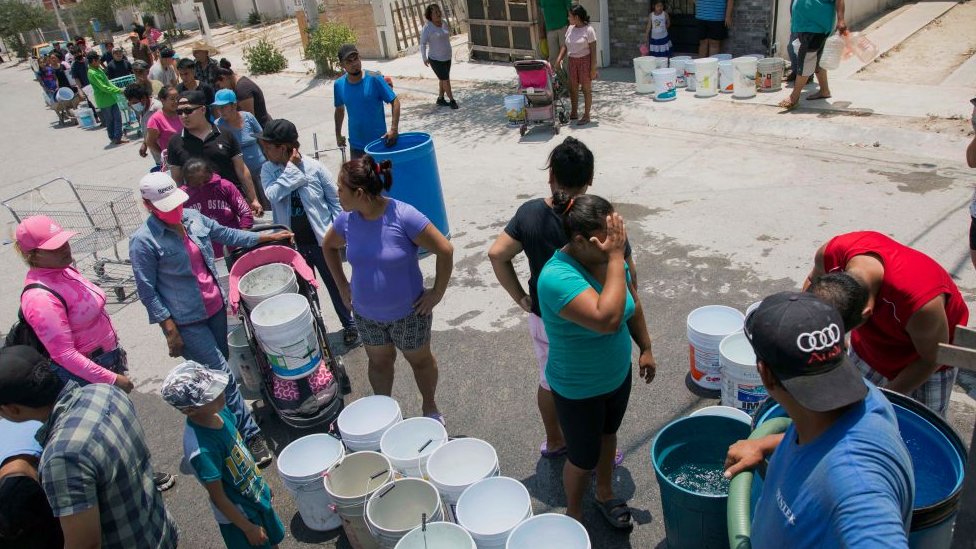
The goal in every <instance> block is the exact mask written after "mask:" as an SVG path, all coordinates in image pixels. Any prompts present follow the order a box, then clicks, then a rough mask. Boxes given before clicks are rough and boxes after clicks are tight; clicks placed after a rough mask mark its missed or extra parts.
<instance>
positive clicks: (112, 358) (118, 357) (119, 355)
mask: <svg viewBox="0 0 976 549" xmlns="http://www.w3.org/2000/svg"><path fill="white" fill-rule="evenodd" d="M91 359H92V362H94V363H95V364H98V365H99V366H101V367H102V368H105V369H106V370H111V371H112V372H115V373H116V374H122V375H125V374H126V373H127V372H128V371H129V368H128V363H127V362H126V360H125V351H123V350H122V348H121V347H119V348H117V349H115V350H112V351H109V352H107V353H102V354H100V355H98V356H95V357H91ZM51 369H52V370H54V373H55V374H57V375H58V377H59V378H61V381H64V382H68V381H74V382H75V383H77V384H78V385H79V386H81V387H84V386H85V385H90V384H91V382H90V381H88V380H85V379H82V378H80V377H78V376H76V375H74V374H72V373H71V372H69V371H68V370H66V369H64V367H63V366H61V365H60V364H55V363H54V362H52V363H51Z"/></svg>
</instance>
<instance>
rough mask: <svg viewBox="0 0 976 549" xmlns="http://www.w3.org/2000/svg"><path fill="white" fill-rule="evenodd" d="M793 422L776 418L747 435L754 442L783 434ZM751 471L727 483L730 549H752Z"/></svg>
mask: <svg viewBox="0 0 976 549" xmlns="http://www.w3.org/2000/svg"><path fill="white" fill-rule="evenodd" d="M791 423H793V421H792V420H791V419H790V418H788V417H777V418H773V419H770V420H769V421H766V422H765V423H763V424H762V425H760V426H759V427H756V430H755V431H753V432H752V434H751V435H749V440H756V439H759V438H762V437H765V436H768V435H776V434H779V433H782V432H785V431H786V429H787V428H788V427H789V426H790V424H791ZM753 474H754V473H753V472H752V471H743V472H741V473H739V474H738V475H736V476H734V477H733V478H732V482H731V483H729V503H728V510H727V511H726V516H725V518H726V524H727V526H728V529H729V547H731V548H732V549H752V506H751V499H752V476H753Z"/></svg>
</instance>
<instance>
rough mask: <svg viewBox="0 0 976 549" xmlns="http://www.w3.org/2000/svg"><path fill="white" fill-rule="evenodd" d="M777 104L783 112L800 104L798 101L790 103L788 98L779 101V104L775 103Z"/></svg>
mask: <svg viewBox="0 0 976 549" xmlns="http://www.w3.org/2000/svg"><path fill="white" fill-rule="evenodd" d="M777 106H778V107H779V108H781V109H783V111H784V112H789V111H792V110H793V109H795V108H797V107H798V106H800V103H799V101H798V102H796V103H790V102H789V100H788V99H786V100H783V101H781V102H780V103H779V105H777Z"/></svg>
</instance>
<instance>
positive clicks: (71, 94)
mask: <svg viewBox="0 0 976 549" xmlns="http://www.w3.org/2000/svg"><path fill="white" fill-rule="evenodd" d="M74 98H75V91H74V90H72V89H71V88H58V91H56V92H54V99H56V100H58V101H71V100H72V99H74Z"/></svg>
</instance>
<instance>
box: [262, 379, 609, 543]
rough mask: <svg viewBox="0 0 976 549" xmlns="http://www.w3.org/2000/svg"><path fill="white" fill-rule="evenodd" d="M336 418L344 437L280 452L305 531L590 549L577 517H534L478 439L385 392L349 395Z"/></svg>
mask: <svg viewBox="0 0 976 549" xmlns="http://www.w3.org/2000/svg"><path fill="white" fill-rule="evenodd" d="M336 423H337V427H338V429H339V433H340V434H341V436H342V442H340V441H339V440H337V439H335V438H333V437H331V436H329V435H323V434H316V435H308V436H306V437H303V438H300V439H298V440H296V441H294V442H292V443H291V444H289V445H288V446H286V447H285V449H284V450H283V451H282V452H281V455H280V456H278V461H277V466H278V473H279V475H280V477H281V479H282V482H283V483H284V485H285V486H286V488H287V489H288V491H289V492H290V493H291V494H292V496H293V497H294V498H295V499H296V502H297V506H298V512H299V514H300V515H301V517H302V521H303V522H305V525H306V526H308V527H309V528H311V529H313V530H331V529H334V528H338V527H339V526H342V527H343V528H344V529H345V532H346V537H347V538H348V540H349V542H350V544H351V545H352V547H353V548H354V549H378V548H388V549H393V548H395V549H475V548H477V549H496V548H497V549H502V548H507V549H544V548H547V547H552V548H553V549H556V548H558V549H589V547H590V543H589V538H588V536H587V533H586V530H585V529H584V528H583V526H582V525H580V524H579V523H578V522H576V521H575V520H573V519H571V518H569V517H566V516H564V515H556V514H546V515H539V516H535V517H533V515H532V500H531V498H530V497H529V492H528V490H526V488H525V486H523V485H522V483H521V482H519V481H517V480H515V479H512V478H507V477H502V476H499V475H500V468H499V463H498V454H497V453H496V452H495V449H494V448H493V447H492V445H491V444H489V443H487V442H485V441H483V440H479V439H475V438H459V439H454V440H449V438H448V435H447V431H446V430H445V429H444V426H443V425H442V424H441V423H440V422H439V421H437V420H434V419H431V418H426V417H416V418H410V419H406V420H404V419H403V414H402V412H401V410H400V405H399V404H398V403H397V402H396V401H395V400H394V399H392V398H390V397H386V396H369V397H365V398H361V399H359V400H357V401H355V402H353V403H352V404H350V405H349V406H348V407H346V408H345V409H344V410H343V411H342V413H341V414H340V415H339V419H338V420H337V422H336ZM343 443H344V444H345V445H344V446H343ZM347 452H349V453H347ZM452 519H453V520H454V521H456V523H455V522H450V521H451V520H452Z"/></svg>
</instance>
